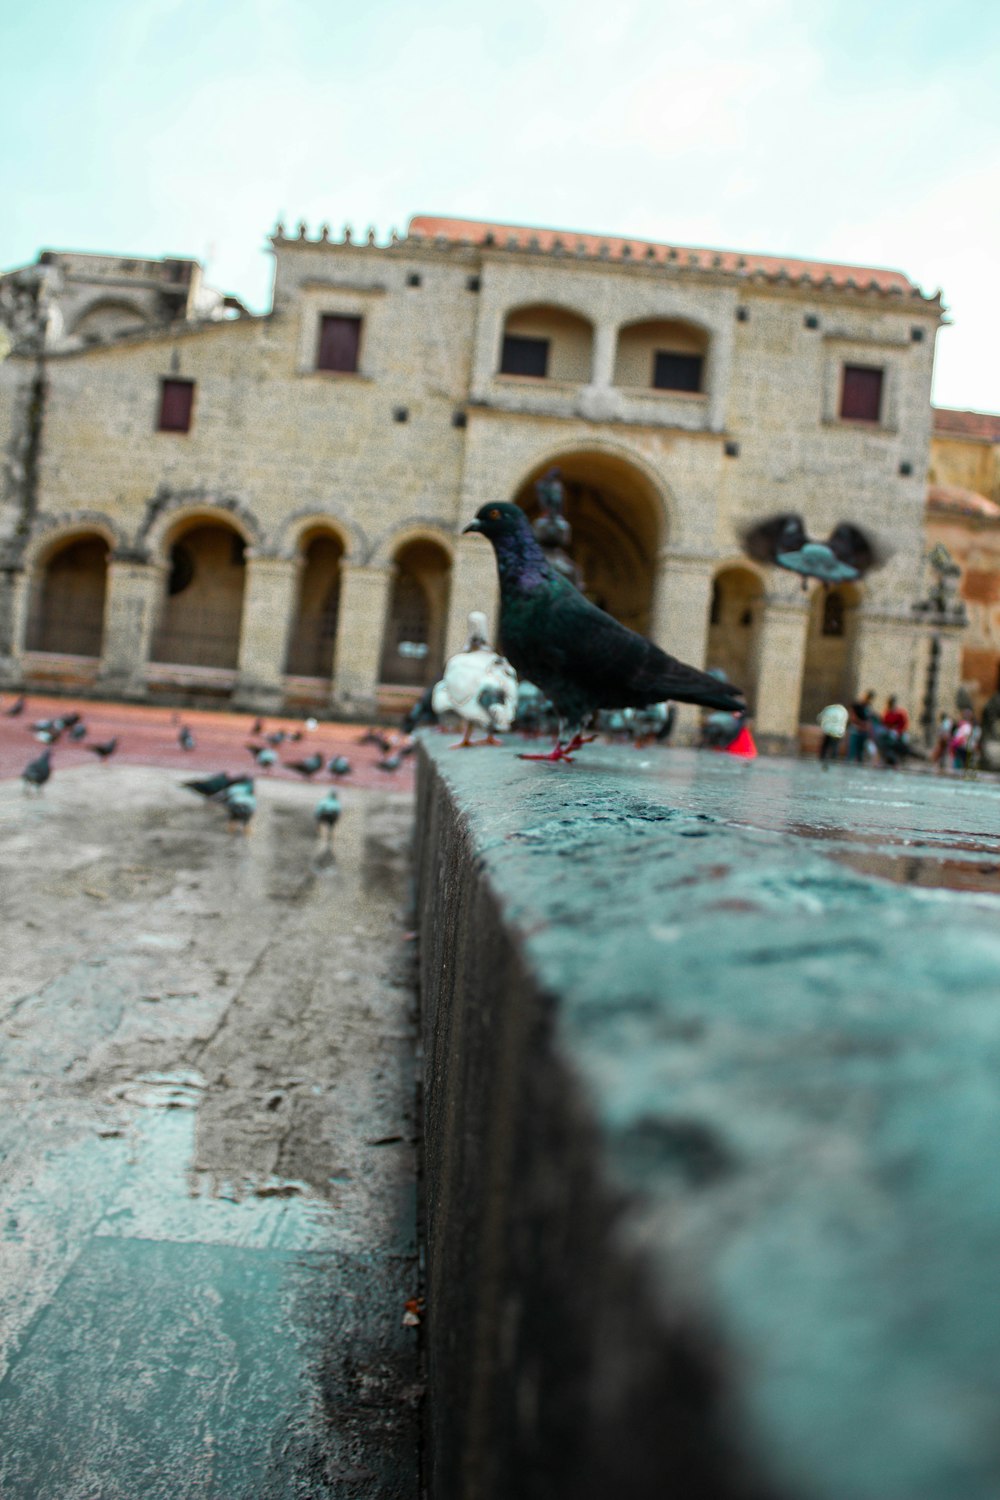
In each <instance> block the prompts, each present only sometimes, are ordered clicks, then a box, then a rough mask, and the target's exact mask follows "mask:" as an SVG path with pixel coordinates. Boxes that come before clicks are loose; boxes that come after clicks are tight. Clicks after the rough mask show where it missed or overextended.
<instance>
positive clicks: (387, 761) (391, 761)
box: [375, 755, 403, 771]
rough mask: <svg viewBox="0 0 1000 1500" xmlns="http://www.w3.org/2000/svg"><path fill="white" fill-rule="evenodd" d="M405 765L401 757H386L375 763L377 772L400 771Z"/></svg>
mask: <svg viewBox="0 0 1000 1500" xmlns="http://www.w3.org/2000/svg"><path fill="white" fill-rule="evenodd" d="M402 764H403V757H402V756H401V755H386V756H383V758H382V759H381V760H377V761H376V762H375V769H376V771H398V770H399V768H400V766H401V765H402Z"/></svg>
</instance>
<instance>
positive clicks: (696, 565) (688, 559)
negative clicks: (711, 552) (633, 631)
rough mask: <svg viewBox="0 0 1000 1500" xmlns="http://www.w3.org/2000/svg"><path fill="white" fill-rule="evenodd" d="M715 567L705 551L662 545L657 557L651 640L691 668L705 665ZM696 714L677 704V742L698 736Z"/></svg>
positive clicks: (692, 707) (697, 717)
mask: <svg viewBox="0 0 1000 1500" xmlns="http://www.w3.org/2000/svg"><path fill="white" fill-rule="evenodd" d="M715 566H716V564H715V559H714V558H711V557H709V556H707V555H706V554H704V553H695V552H681V551H679V550H677V549H676V548H672V547H665V548H664V549H663V551H662V552H660V554H659V556H658V557H657V569H656V579H655V581H654V584H653V609H652V616H651V619H650V627H649V634H650V639H651V640H653V641H655V642H656V644H657V645H658V646H659V647H661V649H662V650H664V651H668V652H669V653H670V655H671V656H677V657H679V658H680V660H681V661H684V662H687V663H688V665H689V666H692V667H704V665H705V653H706V651H707V649H708V611H709V606H710V605H711V602H712V576H713V574H714V572H715ZM699 717H700V710H699V709H698V708H696V707H695V706H694V705H693V704H685V703H681V704H678V718H677V727H676V729H675V731H674V738H675V739H676V740H677V741H678V742H679V743H682V744H684V743H692V742H693V741H695V740H696V739H697V737H698V721H699Z"/></svg>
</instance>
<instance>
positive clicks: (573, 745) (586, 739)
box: [566, 734, 597, 751]
mask: <svg viewBox="0 0 1000 1500" xmlns="http://www.w3.org/2000/svg"><path fill="white" fill-rule="evenodd" d="M596 739H597V735H596V734H574V736H573V738H572V739H571V740H570V742H569V744H568V745H567V746H566V749H567V750H568V751H569V750H582V749H583V747H584V745H592V744H593V743H594V741H595V740H596Z"/></svg>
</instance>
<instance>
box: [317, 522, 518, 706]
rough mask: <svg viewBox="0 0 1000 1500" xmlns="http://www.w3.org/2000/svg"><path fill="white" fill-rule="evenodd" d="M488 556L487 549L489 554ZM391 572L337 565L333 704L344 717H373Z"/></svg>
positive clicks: (386, 568) (387, 609)
mask: <svg viewBox="0 0 1000 1500" xmlns="http://www.w3.org/2000/svg"><path fill="white" fill-rule="evenodd" d="M491 550H492V549H491ZM395 574H396V570H395V567H393V566H392V565H389V566H387V567H368V566H365V565H363V564H361V563H349V562H344V563H341V565H340V610H339V614H338V618H337V654H336V661H337V672H336V679H335V682H334V701H335V703H336V705H337V706H338V707H339V708H343V709H344V710H345V711H346V712H348V713H355V714H373V713H374V712H375V710H376V708H377V706H378V683H379V664H380V662H381V659H382V643H383V641H384V639H385V630H386V624H387V619H388V612H389V598H390V594H391V591H392V581H393V578H394V577H395Z"/></svg>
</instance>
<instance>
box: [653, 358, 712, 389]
mask: <svg viewBox="0 0 1000 1500" xmlns="http://www.w3.org/2000/svg"><path fill="white" fill-rule="evenodd" d="M701 364H702V360H701V355H700V354H669V353H667V351H666V350H664V349H657V351H656V353H655V354H654V355H653V389H654V390H657V391H700V390H701Z"/></svg>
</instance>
